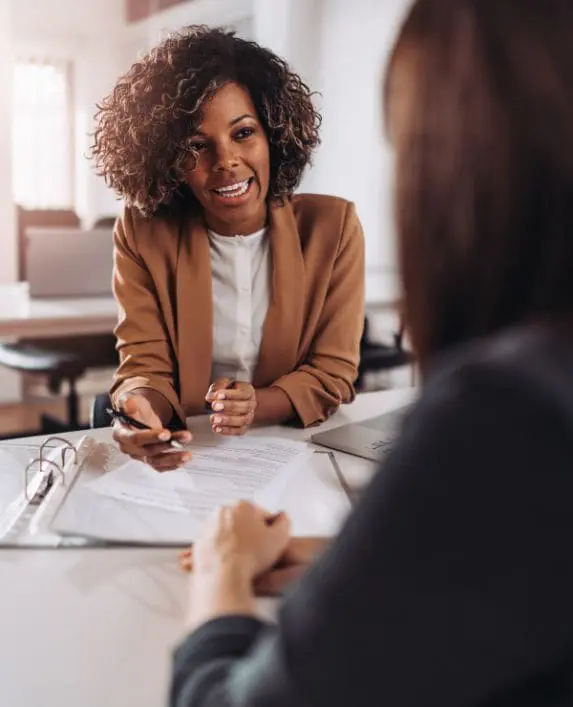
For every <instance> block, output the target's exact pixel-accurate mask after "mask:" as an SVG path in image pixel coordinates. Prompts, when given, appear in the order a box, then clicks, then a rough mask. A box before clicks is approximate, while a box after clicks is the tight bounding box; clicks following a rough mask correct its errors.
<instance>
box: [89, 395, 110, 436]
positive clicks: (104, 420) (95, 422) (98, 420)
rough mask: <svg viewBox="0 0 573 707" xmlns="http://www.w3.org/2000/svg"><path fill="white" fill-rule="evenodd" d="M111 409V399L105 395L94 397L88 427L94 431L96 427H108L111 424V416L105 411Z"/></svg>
mask: <svg viewBox="0 0 573 707" xmlns="http://www.w3.org/2000/svg"><path fill="white" fill-rule="evenodd" d="M108 408H111V398H110V397H109V395H108V394H107V393H100V394H99V395H96V396H95V398H94V400H93V403H92V408H91V412H90V427H91V428H92V429H96V428H98V427H110V425H111V423H112V422H113V420H112V418H111V415H109V414H108V413H107V412H106V410H107V409H108Z"/></svg>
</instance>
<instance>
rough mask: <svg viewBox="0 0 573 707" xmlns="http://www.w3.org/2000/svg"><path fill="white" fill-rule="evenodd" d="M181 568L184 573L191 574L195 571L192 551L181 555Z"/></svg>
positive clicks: (186, 551)
mask: <svg viewBox="0 0 573 707" xmlns="http://www.w3.org/2000/svg"><path fill="white" fill-rule="evenodd" d="M179 568H180V569H181V570H182V571H183V572H191V571H192V570H193V553H192V552H191V550H185V551H184V552H182V553H180V554H179Z"/></svg>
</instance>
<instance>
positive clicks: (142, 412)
mask: <svg viewBox="0 0 573 707" xmlns="http://www.w3.org/2000/svg"><path fill="white" fill-rule="evenodd" d="M120 407H121V409H122V410H123V412H125V413H126V415H129V416H130V417H133V418H134V419H135V420H139V422H143V424H145V425H148V426H149V427H151V429H150V430H138V429H136V428H134V427H130V426H129V425H125V424H124V423H122V422H120V421H119V420H115V422H114V425H113V427H114V429H113V439H114V440H115V441H116V442H117V443H118V445H119V448H120V450H121V451H122V452H123V453H124V454H128V455H129V456H130V457H131V458H132V459H137V461H142V462H145V463H147V464H149V465H150V466H151V467H153V468H154V469H155V470H156V471H172V470H174V469H178V468H179V467H180V466H183V464H185V463H186V462H188V461H189V460H190V459H191V452H187V451H180V450H174V449H173V447H171V445H170V443H169V442H170V440H171V439H174V440H176V441H177V442H180V443H181V444H187V443H188V442H190V441H191V433H190V432H188V431H187V430H182V431H181V432H170V431H169V430H167V429H165V428H164V427H163V425H162V423H161V420H160V419H159V416H158V415H157V413H156V412H155V411H154V410H153V408H152V407H151V404H150V402H149V400H147V398H146V397H145V396H143V395H138V394H136V393H129V394H127V395H126V396H124V397H123V398H122V399H121V401H120Z"/></svg>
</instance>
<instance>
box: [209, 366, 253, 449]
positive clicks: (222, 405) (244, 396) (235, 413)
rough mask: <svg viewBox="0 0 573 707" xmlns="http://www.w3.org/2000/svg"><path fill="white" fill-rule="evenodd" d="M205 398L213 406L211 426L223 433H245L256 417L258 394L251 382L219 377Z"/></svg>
mask: <svg viewBox="0 0 573 707" xmlns="http://www.w3.org/2000/svg"><path fill="white" fill-rule="evenodd" d="M205 400H206V401H207V402H208V403H209V405H210V406H211V409H212V411H213V414H212V415H211V426H212V428H213V431H214V432H216V433H217V434H221V435H244V434H245V432H246V431H247V430H248V428H249V427H250V426H251V425H252V424H253V422H254V419H255V410H256V408H257V394H256V391H255V389H254V388H253V386H252V385H251V384H250V383H245V382H242V381H232V380H231V379H230V378H219V380H217V381H215V382H214V383H213V384H212V385H211V387H210V388H209V390H208V392H207V395H206V396H205Z"/></svg>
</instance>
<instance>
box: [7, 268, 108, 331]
mask: <svg viewBox="0 0 573 707" xmlns="http://www.w3.org/2000/svg"><path fill="white" fill-rule="evenodd" d="M116 323H117V305H116V303H115V300H114V299H113V297H78V298H73V297H62V298H45V299H44V298H34V297H30V295H29V292H28V285H27V283H25V282H20V283H17V284H15V285H0V339H19V338H22V337H34V338H42V337H58V336H75V335H79V336H81V335H83V334H107V333H111V332H112V331H113V328H114V327H115V325H116Z"/></svg>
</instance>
